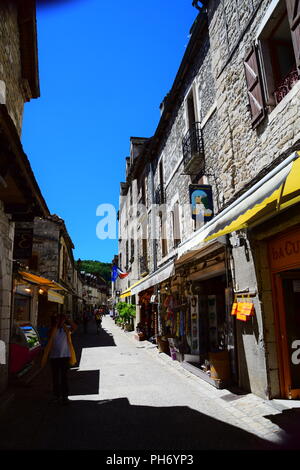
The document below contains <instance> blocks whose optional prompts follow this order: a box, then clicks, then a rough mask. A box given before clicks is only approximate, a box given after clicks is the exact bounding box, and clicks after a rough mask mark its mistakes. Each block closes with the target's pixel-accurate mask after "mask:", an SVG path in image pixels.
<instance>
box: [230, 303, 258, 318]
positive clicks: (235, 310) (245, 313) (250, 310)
mask: <svg viewBox="0 0 300 470" xmlns="http://www.w3.org/2000/svg"><path fill="white" fill-rule="evenodd" d="M254 313H255V309H254V304H253V303H252V302H234V303H233V305H232V309H231V315H235V316H236V319H237V320H241V321H248V320H249V319H250V318H251V317H253V316H254Z"/></svg>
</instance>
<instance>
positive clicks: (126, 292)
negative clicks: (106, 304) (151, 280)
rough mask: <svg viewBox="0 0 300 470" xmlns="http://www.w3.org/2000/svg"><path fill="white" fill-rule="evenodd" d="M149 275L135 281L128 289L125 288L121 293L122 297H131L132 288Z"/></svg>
mask: <svg viewBox="0 0 300 470" xmlns="http://www.w3.org/2000/svg"><path fill="white" fill-rule="evenodd" d="M147 277H149V276H145V277H143V278H142V279H139V280H138V281H137V282H135V283H134V284H132V285H131V286H130V287H128V289H126V290H124V291H123V292H122V294H121V295H120V299H125V298H126V297H130V296H131V295H132V293H131V289H132V288H133V287H135V286H137V285H138V284H140V283H141V282H143V281H145V279H147Z"/></svg>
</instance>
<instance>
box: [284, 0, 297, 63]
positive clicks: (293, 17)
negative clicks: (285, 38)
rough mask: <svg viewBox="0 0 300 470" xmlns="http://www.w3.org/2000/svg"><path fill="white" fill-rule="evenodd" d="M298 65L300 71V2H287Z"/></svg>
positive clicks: (292, 0) (287, 0)
mask: <svg viewBox="0 0 300 470" xmlns="http://www.w3.org/2000/svg"><path fill="white" fill-rule="evenodd" d="M286 9H287V14H288V18H289V23H290V28H291V34H292V40H293V46H294V52H295V58H296V64H297V67H298V72H299V71H300V0H286Z"/></svg>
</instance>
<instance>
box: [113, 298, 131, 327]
mask: <svg viewBox="0 0 300 470" xmlns="http://www.w3.org/2000/svg"><path fill="white" fill-rule="evenodd" d="M116 307H117V310H118V313H119V318H120V322H121V324H122V328H124V330H125V331H133V319H134V318H135V305H133V304H128V303H126V302H119V303H118V304H117V306H116Z"/></svg>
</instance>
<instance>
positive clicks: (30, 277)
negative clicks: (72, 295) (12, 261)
mask: <svg viewBox="0 0 300 470" xmlns="http://www.w3.org/2000/svg"><path fill="white" fill-rule="evenodd" d="M19 274H20V276H22V278H23V279H24V280H25V281H28V282H31V283H33V284H37V285H39V286H41V287H49V288H52V289H55V290H65V291H66V290H67V289H65V287H63V286H61V285H60V284H58V283H57V282H55V281H50V280H49V279H46V278H45V277H41V276H37V275H36V274H31V273H28V272H27V271H19Z"/></svg>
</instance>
